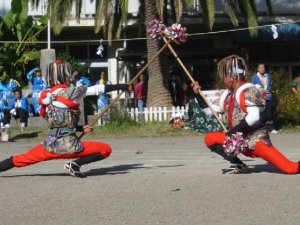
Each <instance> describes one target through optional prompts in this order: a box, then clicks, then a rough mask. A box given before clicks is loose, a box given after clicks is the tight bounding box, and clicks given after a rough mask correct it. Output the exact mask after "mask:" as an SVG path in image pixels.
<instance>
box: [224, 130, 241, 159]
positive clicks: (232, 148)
mask: <svg viewBox="0 0 300 225" xmlns="http://www.w3.org/2000/svg"><path fill="white" fill-rule="evenodd" d="M223 147H224V151H225V153H226V154H228V155H237V154H239V153H240V152H245V151H246V150H247V145H246V142H245V140H244V138H243V133H241V132H237V133H236V134H233V135H231V136H230V137H228V136H227V137H226V139H225V140H224V144H223Z"/></svg>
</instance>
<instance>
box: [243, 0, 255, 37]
mask: <svg viewBox="0 0 300 225" xmlns="http://www.w3.org/2000/svg"><path fill="white" fill-rule="evenodd" d="M242 3H243V8H244V10H245V12H246V14H247V23H248V27H249V33H250V35H251V36H256V35H257V32H258V28H257V26H258V20H257V16H256V15H257V13H256V8H255V4H254V0H242Z"/></svg>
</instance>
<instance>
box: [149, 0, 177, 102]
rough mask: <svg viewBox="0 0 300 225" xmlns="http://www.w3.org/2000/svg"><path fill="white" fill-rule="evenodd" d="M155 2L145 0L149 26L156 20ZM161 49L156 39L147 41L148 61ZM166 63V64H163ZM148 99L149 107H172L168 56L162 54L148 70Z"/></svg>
mask: <svg viewBox="0 0 300 225" xmlns="http://www.w3.org/2000/svg"><path fill="white" fill-rule="evenodd" d="M155 8H156V5H155V1H154V0H145V22H146V26H147V24H148V23H149V22H150V21H151V20H152V19H154V18H155V17H154V15H155V14H156V12H155ZM159 48H160V44H159V41H157V40H154V39H150V38H148V39H147V57H148V60H149V59H151V58H152V56H153V55H154V54H155V53H156V52H158V50H159ZM165 51H166V50H165ZM163 62H164V63H163ZM148 75H149V80H148V97H147V99H148V100H147V107H149V106H152V107H153V106H171V105H172V99H171V95H170V92H169V89H168V77H169V76H168V70H167V65H166V55H165V52H162V54H161V56H160V57H158V58H157V59H156V60H154V62H153V63H152V64H151V65H150V66H149V68H148Z"/></svg>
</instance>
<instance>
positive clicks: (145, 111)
mask: <svg viewBox="0 0 300 225" xmlns="http://www.w3.org/2000/svg"><path fill="white" fill-rule="evenodd" d="M144 113H145V122H148V114H149V113H148V108H145V110H144Z"/></svg>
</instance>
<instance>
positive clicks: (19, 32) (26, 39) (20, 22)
mask: <svg viewBox="0 0 300 225" xmlns="http://www.w3.org/2000/svg"><path fill="white" fill-rule="evenodd" d="M46 21H47V20H46V17H42V18H40V19H39V21H38V22H35V21H33V19H32V17H29V16H28V0H13V1H12V2H11V10H10V11H9V12H8V13H7V14H6V15H5V16H4V17H3V18H0V40H2V41H7V42H4V44H3V45H1V46H0V76H3V75H4V74H7V75H9V76H10V77H13V78H17V79H20V77H21V74H22V72H24V71H25V65H26V64H27V63H29V62H30V61H34V60H37V59H39V57H40V52H39V51H36V50H35V49H34V48H32V43H34V41H35V40H36V39H37V36H38V35H39V33H40V32H41V31H42V30H43V29H44V28H45V23H46Z"/></svg>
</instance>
